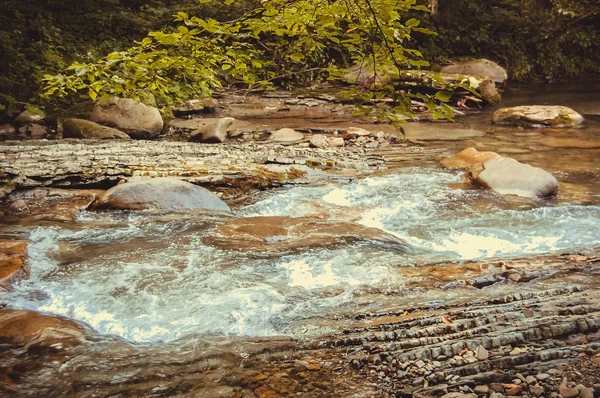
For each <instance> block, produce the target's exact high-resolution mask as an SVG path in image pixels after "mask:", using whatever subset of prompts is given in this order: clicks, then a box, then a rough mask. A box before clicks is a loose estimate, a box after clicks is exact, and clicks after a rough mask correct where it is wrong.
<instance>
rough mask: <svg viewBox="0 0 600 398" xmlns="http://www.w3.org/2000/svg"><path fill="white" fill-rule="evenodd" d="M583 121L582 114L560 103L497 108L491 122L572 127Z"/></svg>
mask: <svg viewBox="0 0 600 398" xmlns="http://www.w3.org/2000/svg"><path fill="white" fill-rule="evenodd" d="M582 122H583V116H581V115H580V114H579V113H577V112H575V111H574V110H573V109H571V108H568V107H566V106H560V105H523V106H515V107H512V108H502V109H498V110H497V111H496V112H494V113H493V115H492V123H493V124H504V125H511V126H526V127H548V126H550V127H572V126H576V125H578V124H581V123H582Z"/></svg>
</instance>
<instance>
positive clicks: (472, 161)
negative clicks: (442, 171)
mask: <svg viewBox="0 0 600 398" xmlns="http://www.w3.org/2000/svg"><path fill="white" fill-rule="evenodd" d="M499 157H500V155H498V154H497V153H496V152H479V151H478V150H477V149H475V148H467V149H464V150H462V151H460V152H459V153H457V154H456V155H454V156H450V157H447V158H443V159H442V160H440V163H441V164H442V165H443V166H444V167H446V168H448V169H466V168H469V167H471V166H473V165H476V164H479V163H484V162H487V161H488V160H491V159H496V158H499Z"/></svg>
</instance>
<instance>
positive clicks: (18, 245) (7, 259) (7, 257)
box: [0, 239, 29, 286]
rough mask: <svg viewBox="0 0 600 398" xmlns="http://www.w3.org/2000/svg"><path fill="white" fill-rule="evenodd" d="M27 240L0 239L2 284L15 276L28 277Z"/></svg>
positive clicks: (0, 277)
mask: <svg viewBox="0 0 600 398" xmlns="http://www.w3.org/2000/svg"><path fill="white" fill-rule="evenodd" d="M28 275H29V269H28V265H27V241H25V240H13V239H0V286H2V285H4V284H5V283H6V282H7V281H8V282H10V280H11V278H13V277H17V276H20V277H27V276H28Z"/></svg>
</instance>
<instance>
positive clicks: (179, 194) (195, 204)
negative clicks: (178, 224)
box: [95, 177, 230, 211]
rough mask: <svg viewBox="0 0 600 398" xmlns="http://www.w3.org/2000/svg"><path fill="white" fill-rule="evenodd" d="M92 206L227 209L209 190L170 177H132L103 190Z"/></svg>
mask: <svg viewBox="0 0 600 398" xmlns="http://www.w3.org/2000/svg"><path fill="white" fill-rule="evenodd" d="M95 207H96V208H105V209H112V210H147V209H165V210H176V209H206V210H218V211H230V209H229V206H227V204H225V202H223V201H222V200H221V199H220V198H219V197H218V196H216V195H215V194H213V193H212V192H210V191H209V190H207V189H205V188H202V187H199V186H197V185H194V184H191V183H189V182H185V181H182V180H179V179H177V178H171V177H163V178H133V179H131V180H130V181H129V182H126V183H125V184H120V185H117V186H115V187H112V188H111V189H109V190H108V191H106V192H105V193H104V195H102V197H100V199H99V200H98V201H97V202H96V205H95Z"/></svg>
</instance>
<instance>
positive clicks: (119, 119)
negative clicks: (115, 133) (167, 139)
mask: <svg viewBox="0 0 600 398" xmlns="http://www.w3.org/2000/svg"><path fill="white" fill-rule="evenodd" d="M91 119H92V121H94V122H97V123H100V124H104V125H106V126H109V127H114V128H116V129H119V130H121V131H124V132H125V133H127V135H129V136H130V137H131V138H138V139H150V138H154V137H156V136H158V135H159V134H160V132H161V130H162V128H163V120H162V117H161V116H160V112H159V111H158V109H156V108H154V107H151V106H148V105H144V104H142V103H141V102H138V101H135V100H132V99H129V98H116V97H115V98H111V99H109V100H106V101H102V102H100V103H98V104H96V106H95V107H94V110H93V111H92V117H91Z"/></svg>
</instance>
